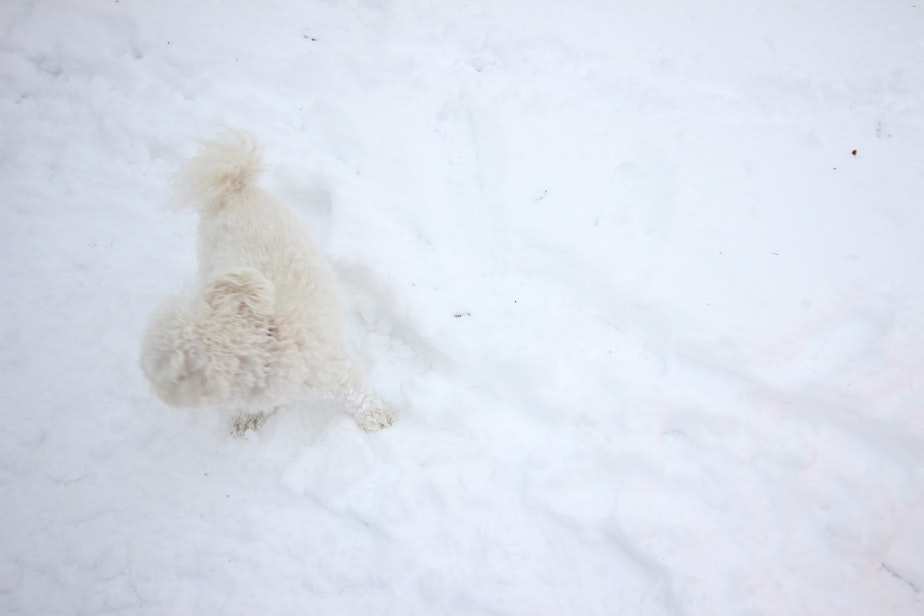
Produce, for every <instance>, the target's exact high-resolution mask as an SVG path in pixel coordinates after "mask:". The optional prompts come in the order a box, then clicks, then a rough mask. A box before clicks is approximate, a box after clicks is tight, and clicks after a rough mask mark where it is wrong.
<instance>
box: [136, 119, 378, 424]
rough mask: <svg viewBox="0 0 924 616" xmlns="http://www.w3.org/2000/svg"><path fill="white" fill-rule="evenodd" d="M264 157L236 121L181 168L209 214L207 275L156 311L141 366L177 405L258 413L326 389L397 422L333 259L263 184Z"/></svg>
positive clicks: (202, 271)
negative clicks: (344, 315) (355, 338)
mask: <svg viewBox="0 0 924 616" xmlns="http://www.w3.org/2000/svg"><path fill="white" fill-rule="evenodd" d="M262 169H263V161H262V156H261V150H260V147H259V146H258V145H257V143H256V142H255V141H254V139H253V137H251V136H250V135H248V134H246V133H241V132H232V133H228V134H226V135H224V136H223V137H221V138H220V139H218V140H215V141H209V142H205V143H204V144H203V147H202V149H201V150H200V152H199V154H198V155H197V156H196V157H195V158H193V159H192V160H191V161H190V162H189V163H188V164H187V165H186V166H185V167H184V168H183V169H181V170H180V172H179V173H178V175H177V179H176V185H177V195H178V198H179V199H180V200H181V202H182V204H183V205H185V206H186V207H190V208H192V209H194V210H195V211H197V212H198V214H199V245H198V260H199V272H198V279H197V282H196V283H195V285H194V286H193V287H192V288H190V289H188V290H187V291H185V292H184V293H182V294H180V295H179V296H177V297H173V298H170V299H168V300H167V301H166V302H165V303H164V305H163V306H161V307H160V308H159V309H158V310H157V311H156V312H155V313H154V315H153V317H152V319H151V322H150V325H149V327H148V330H147V332H146V334H145V337H144V341H143V345H142V347H143V348H142V356H141V367H142V370H143V372H144V374H145V375H146V376H147V377H148V379H149V380H150V381H151V384H152V386H153V388H154V391H155V392H156V393H157V395H158V396H159V397H160V398H161V399H162V400H163V401H164V402H166V403H167V404H171V405H174V406H189V407H198V406H223V407H233V408H234V409H235V410H237V411H238V412H241V413H243V414H245V415H254V416H256V415H262V414H264V413H267V412H272V410H274V409H275V408H276V407H278V406H280V405H282V404H286V403H288V402H291V401H293V400H295V399H297V398H298V397H299V396H300V395H303V394H305V393H307V392H308V391H312V390H316V391H322V392H326V393H330V394H333V395H335V396H337V397H338V398H340V399H341V400H342V401H343V402H344V403H345V405H346V406H347V409H348V410H349V412H350V413H351V414H352V415H353V416H354V418H355V419H356V421H357V423H358V424H359V425H360V426H361V427H363V428H364V429H366V430H375V429H378V428H382V427H385V426H387V425H390V424H391V423H392V421H393V419H394V416H393V414H392V413H391V411H389V410H388V409H387V408H386V407H385V406H384V404H383V403H382V402H381V401H380V400H379V398H378V397H377V396H376V395H375V394H374V393H373V392H371V391H370V390H369V389H368V388H367V387H366V385H365V383H364V378H363V376H362V374H361V372H360V370H359V369H358V368H357V367H356V365H355V364H354V363H353V362H352V361H351V360H350V358H349V357H348V355H347V353H346V351H345V349H344V344H343V341H342V336H341V332H340V308H339V305H338V302H337V296H336V290H335V282H334V277H333V274H332V272H331V270H330V267H329V266H328V264H327V262H326V260H325V259H324V257H323V255H321V253H320V252H319V251H318V250H317V249H316V248H315V247H314V246H313V244H312V243H311V241H310V238H309V237H308V234H307V232H306V231H305V229H304V228H303V226H302V224H301V222H300V221H299V220H298V218H297V217H296V216H295V215H294V214H293V213H292V212H291V211H289V210H288V209H287V208H286V207H285V206H283V205H282V204H281V203H279V202H278V201H276V200H275V199H274V198H273V197H272V196H271V195H269V194H268V193H266V192H265V191H263V190H262V189H260V188H259V187H257V186H256V185H255V184H254V182H255V181H256V179H257V178H258V176H259V174H260V172H261V171H262ZM245 423H246V422H245Z"/></svg>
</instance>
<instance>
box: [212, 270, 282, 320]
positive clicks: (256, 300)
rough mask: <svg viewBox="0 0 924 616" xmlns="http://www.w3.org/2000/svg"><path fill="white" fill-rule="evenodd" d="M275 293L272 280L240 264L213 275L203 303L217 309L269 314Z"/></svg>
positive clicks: (267, 315) (261, 314) (259, 315)
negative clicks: (236, 267) (233, 268)
mask: <svg viewBox="0 0 924 616" xmlns="http://www.w3.org/2000/svg"><path fill="white" fill-rule="evenodd" d="M275 294H276V289H275V287H274V286H273V283H272V282H270V281H269V280H268V279H267V278H266V277H265V276H264V275H263V274H261V273H260V272H258V271H257V270H255V269H253V268H251V267H243V268H239V269H235V270H229V271H227V272H223V273H221V274H219V275H218V276H216V277H214V278H213V279H212V280H211V281H210V282H209V283H208V285H206V289H205V303H206V304H207V305H208V306H209V307H210V308H211V309H212V310H215V311H218V312H225V313H228V312H230V313H236V314H240V315H242V316H243V315H246V314H248V313H249V314H253V315H255V316H258V317H269V316H271V315H272V314H273V303H274V297H275Z"/></svg>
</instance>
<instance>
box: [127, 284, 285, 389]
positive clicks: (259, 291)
mask: <svg viewBox="0 0 924 616" xmlns="http://www.w3.org/2000/svg"><path fill="white" fill-rule="evenodd" d="M274 296H275V289H274V287H273V285H272V283H271V282H270V281H269V280H267V279H266V278H265V277H264V276H263V275H262V274H260V272H258V271H257V270H255V269H253V268H239V269H235V270H231V271H227V272H223V273H222V274H220V275H217V276H215V277H213V278H212V279H210V280H209V281H208V282H207V283H206V284H205V285H203V286H202V288H201V289H199V290H197V291H195V292H193V293H190V294H188V295H186V296H182V297H177V298H173V299H171V300H169V301H168V302H166V303H165V304H164V305H163V306H162V307H161V308H160V309H159V310H158V311H157V312H156V313H155V314H154V316H153V318H152V319H151V323H150V325H149V327H148V330H147V333H146V335H145V337H144V342H143V348H142V355H141V368H142V370H143V371H144V374H145V375H146V376H147V377H148V379H149V380H150V381H151V384H152V385H153V387H154V391H155V392H156V393H157V395H158V396H160V398H161V399H162V400H163V401H164V402H166V403H167V404H171V405H173V406H207V405H218V404H225V403H229V402H233V401H243V400H245V399H246V398H248V397H250V396H253V395H257V394H259V393H260V391H261V390H262V389H263V388H265V387H266V384H267V379H268V376H269V373H270V369H271V365H272V362H273V349H274V346H275V338H274V328H273V310H274Z"/></svg>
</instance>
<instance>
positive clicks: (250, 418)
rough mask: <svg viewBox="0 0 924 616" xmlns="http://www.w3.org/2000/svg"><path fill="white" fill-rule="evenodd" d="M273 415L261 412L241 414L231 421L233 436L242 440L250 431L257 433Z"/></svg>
mask: <svg viewBox="0 0 924 616" xmlns="http://www.w3.org/2000/svg"><path fill="white" fill-rule="evenodd" d="M271 414H272V412H271V413H264V412H263V411H260V412H258V413H240V414H238V415H236V416H235V417H234V419H232V420H231V435H232V436H236V437H239V438H240V437H242V436H244V435H245V434H247V431H248V430H252V431H254V432H256V431H257V430H259V429H260V426H262V425H263V423H264V422H265V421H266V418H267V417H269V416H270V415H271Z"/></svg>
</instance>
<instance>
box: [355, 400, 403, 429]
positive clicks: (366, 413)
mask: <svg viewBox="0 0 924 616" xmlns="http://www.w3.org/2000/svg"><path fill="white" fill-rule="evenodd" d="M354 418H355V419H356V425H358V426H359V427H360V428H362V429H363V430H365V431H366V432H376V431H378V430H381V429H382V428H387V427H388V426H390V425H391V424H393V423H395V414H394V412H392V411H391V409H388V408H385V407H384V406H382V405H381V404H371V405H369V406H367V407H366V408H364V409H363V410H362V411H360V412H359V413H357V414H356V415H355V416H354Z"/></svg>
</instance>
